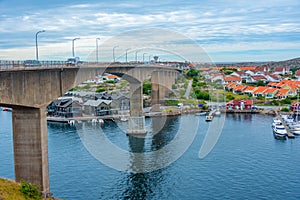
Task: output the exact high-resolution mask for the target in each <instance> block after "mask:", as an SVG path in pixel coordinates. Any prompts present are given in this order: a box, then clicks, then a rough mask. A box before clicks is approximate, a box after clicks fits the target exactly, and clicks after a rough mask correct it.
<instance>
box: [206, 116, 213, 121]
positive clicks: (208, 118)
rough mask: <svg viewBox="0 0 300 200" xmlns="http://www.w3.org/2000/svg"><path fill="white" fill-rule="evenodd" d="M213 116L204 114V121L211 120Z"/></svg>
mask: <svg viewBox="0 0 300 200" xmlns="http://www.w3.org/2000/svg"><path fill="white" fill-rule="evenodd" d="M213 118H214V116H212V115H208V116H206V118H205V121H207V122H211V121H212V120H213Z"/></svg>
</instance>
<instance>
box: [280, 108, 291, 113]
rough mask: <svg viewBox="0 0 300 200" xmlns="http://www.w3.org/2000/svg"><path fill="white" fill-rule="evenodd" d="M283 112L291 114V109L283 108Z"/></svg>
mask: <svg viewBox="0 0 300 200" xmlns="http://www.w3.org/2000/svg"><path fill="white" fill-rule="evenodd" d="M281 111H282V112H289V111H290V109H288V108H286V107H284V108H281Z"/></svg>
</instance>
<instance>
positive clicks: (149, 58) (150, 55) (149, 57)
mask: <svg viewBox="0 0 300 200" xmlns="http://www.w3.org/2000/svg"><path fill="white" fill-rule="evenodd" d="M151 56H153V55H150V56H149V64H150V61H151Z"/></svg>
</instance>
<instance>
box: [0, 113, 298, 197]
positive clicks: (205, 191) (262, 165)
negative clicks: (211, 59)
mask: <svg viewBox="0 0 300 200" xmlns="http://www.w3.org/2000/svg"><path fill="white" fill-rule="evenodd" d="M195 118H196V120H195ZM271 120H272V117H271V116H265V115H243V114H229V115H227V116H226V121H225V126H224V128H223V131H222V134H221V136H220V138H219V140H218V142H217V144H216V146H215V147H214V148H213V150H212V151H211V153H210V154H209V155H208V156H206V157H205V158H204V159H199V158H198V152H199V149H200V147H201V144H202V142H203V139H204V137H205V134H206V131H207V129H208V123H206V122H205V121H204V117H201V116H194V115H187V116H182V117H178V118H170V119H168V120H167V121H166V125H165V127H164V128H163V130H162V131H161V132H160V133H158V134H156V135H155V136H153V137H149V138H146V139H134V138H131V137H127V136H126V135H125V134H124V132H123V131H122V129H124V128H122V126H123V125H122V126H118V125H117V124H115V123H113V122H107V123H106V124H105V125H104V126H103V127H100V126H92V125H91V124H83V125H81V126H79V127H77V129H76V128H72V127H70V126H68V125H60V124H49V125H48V134H49V165H50V166H49V168H50V169H49V170H50V184H51V192H52V193H53V194H54V195H55V196H56V197H59V198H65V199H91V200H93V199H300V167H299V166H300V138H295V139H292V140H286V141H279V140H275V139H274V138H273V135H272V130H271ZM195 121H196V122H197V123H198V124H197V125H199V127H198V130H197V133H196V136H195V139H194V140H193V143H192V144H191V146H190V147H189V148H188V149H187V151H186V152H185V153H184V154H183V155H182V157H180V158H179V159H178V160H176V161H175V162H174V163H172V164H171V165H169V166H167V167H166V168H162V169H160V170H157V171H154V172H149V173H143V174H142V173H140V174H134V173H128V172H120V171H117V170H115V169H112V168H110V167H107V166H106V165H104V164H102V163H101V162H99V161H98V160H97V159H95V158H94V157H93V156H92V155H91V154H90V153H89V152H88V151H87V149H86V148H85V147H84V145H83V143H82V140H81V138H80V135H84V134H97V133H98V132H99V131H100V130H102V131H103V132H104V133H105V135H106V137H107V138H109V140H110V141H111V142H112V143H114V144H115V145H117V146H119V147H120V148H122V149H124V150H127V151H131V152H136V151H140V150H141V149H142V150H143V151H145V152H151V151H153V150H157V149H160V148H162V147H164V146H166V145H167V144H169V143H170V142H172V140H173V139H174V137H175V135H176V133H177V131H178V129H179V125H180V124H181V125H183V126H184V127H185V128H189V127H193V126H195ZM146 122H147V127H148V129H149V130H150V133H151V132H153V130H152V128H151V120H150V119H147V120H146ZM183 122H184V124H182V123H183ZM124 126H125V128H126V125H124ZM0 152H1V154H0V176H2V177H7V178H11V179H13V178H14V170H13V146H12V127H11V113H9V112H0ZM111 157H112V159H118V158H117V157H115V158H114V155H111ZM147 159H150V160H151V159H152V160H156V159H157V158H147Z"/></svg>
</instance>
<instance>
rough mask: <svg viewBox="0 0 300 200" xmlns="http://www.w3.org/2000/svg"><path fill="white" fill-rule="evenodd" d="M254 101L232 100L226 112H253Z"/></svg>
mask: <svg viewBox="0 0 300 200" xmlns="http://www.w3.org/2000/svg"><path fill="white" fill-rule="evenodd" d="M252 105H253V101H252V100H251V99H246V100H232V101H229V102H228V103H227V104H226V110H251V109H252Z"/></svg>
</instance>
